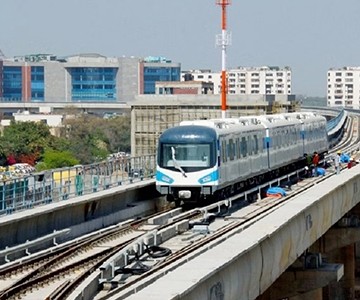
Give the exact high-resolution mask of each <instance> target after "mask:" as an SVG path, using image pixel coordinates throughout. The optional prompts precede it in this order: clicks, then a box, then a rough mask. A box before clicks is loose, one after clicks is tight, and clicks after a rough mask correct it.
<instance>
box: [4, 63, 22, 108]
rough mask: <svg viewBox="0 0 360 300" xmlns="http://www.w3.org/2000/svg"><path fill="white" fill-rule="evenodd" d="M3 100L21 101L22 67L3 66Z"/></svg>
mask: <svg viewBox="0 0 360 300" xmlns="http://www.w3.org/2000/svg"><path fill="white" fill-rule="evenodd" d="M2 88H3V100H4V101H12V102H21V101H22V68H21V67H13V66H4V67H3V86H2Z"/></svg>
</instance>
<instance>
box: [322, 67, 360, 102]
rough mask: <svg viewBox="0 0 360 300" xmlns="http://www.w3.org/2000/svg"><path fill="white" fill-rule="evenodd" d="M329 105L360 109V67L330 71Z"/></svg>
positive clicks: (328, 79) (328, 74) (328, 76)
mask: <svg viewBox="0 0 360 300" xmlns="http://www.w3.org/2000/svg"><path fill="white" fill-rule="evenodd" d="M327 105H328V106H332V107H334V106H338V107H347V108H354V109H359V108H360V67H344V68H339V69H330V70H329V71H328V73H327Z"/></svg>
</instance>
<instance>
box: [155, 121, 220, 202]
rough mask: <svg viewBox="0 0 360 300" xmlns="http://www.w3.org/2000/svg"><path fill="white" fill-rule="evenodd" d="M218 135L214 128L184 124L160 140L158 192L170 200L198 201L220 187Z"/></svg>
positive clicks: (170, 130) (167, 132) (157, 173)
mask: <svg viewBox="0 0 360 300" xmlns="http://www.w3.org/2000/svg"><path fill="white" fill-rule="evenodd" d="M217 162H218V150H217V134H216V131H215V129H214V128H210V127H206V126H199V125H183V126H177V127H173V128H170V129H167V130H166V131H165V132H164V133H163V134H162V135H161V136H160V138H159V144H158V152H157V170H156V189H157V190H158V191H159V192H160V193H161V194H163V195H167V200H168V201H175V202H176V203H179V202H180V201H181V200H183V201H184V202H198V201H199V200H202V199H206V198H207V197H210V196H211V195H212V194H213V192H214V190H215V189H216V186H217V185H218V176H219V173H218V169H217Z"/></svg>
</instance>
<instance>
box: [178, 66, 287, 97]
mask: <svg viewBox="0 0 360 300" xmlns="http://www.w3.org/2000/svg"><path fill="white" fill-rule="evenodd" d="M181 80H182V81H187V80H194V81H204V82H212V83H213V84H214V94H220V93H221V73H220V72H218V73H214V72H211V70H190V71H183V72H182V76H181ZM227 84H228V94H229V95H240V94H243V95H244V94H247V95H249V94H250V95H251V94H259V95H277V94H282V95H290V94H291V69H290V68H289V67H284V68H280V67H268V66H264V67H238V68H236V69H229V70H228V71H227Z"/></svg>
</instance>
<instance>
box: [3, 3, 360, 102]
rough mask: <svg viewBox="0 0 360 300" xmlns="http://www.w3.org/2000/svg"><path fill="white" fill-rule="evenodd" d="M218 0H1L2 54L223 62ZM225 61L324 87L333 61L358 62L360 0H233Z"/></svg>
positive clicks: (297, 88) (307, 86) (308, 87)
mask: <svg viewBox="0 0 360 300" xmlns="http://www.w3.org/2000/svg"><path fill="white" fill-rule="evenodd" d="M215 3H216V1H215V0H152V1H151V0H59V1H56V0H0V12H1V13H0V49H1V50H2V51H3V53H4V54H5V56H7V57H12V56H16V55H25V54H30V53H51V54H55V55H58V56H66V55H72V54H79V53H93V52H95V53H99V54H102V55H105V56H122V55H125V56H132V55H133V56H138V57H146V56H165V57H166V58H168V59H171V60H172V61H173V62H180V63H181V65H182V70H187V69H200V68H203V69H205V68H206V69H212V70H213V71H220V70H221V50H220V48H219V47H216V46H215V35H216V34H219V33H220V32H221V8H220V7H219V6H217V5H215ZM227 15H228V30H229V32H231V33H232V45H231V46H229V47H228V48H227V68H228V69H229V68H235V67H237V66H264V65H269V66H280V67H284V66H290V67H291V69H292V75H293V78H292V79H293V82H292V89H293V93H296V94H306V95H307V96H325V95H326V73H327V70H328V69H329V68H331V67H343V66H359V65H360V62H359V61H360V38H359V37H360V34H359V32H360V0H341V1H340V0H301V1H295V0H247V1H245V0H232V4H231V5H230V6H229V7H228V14H227Z"/></svg>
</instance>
